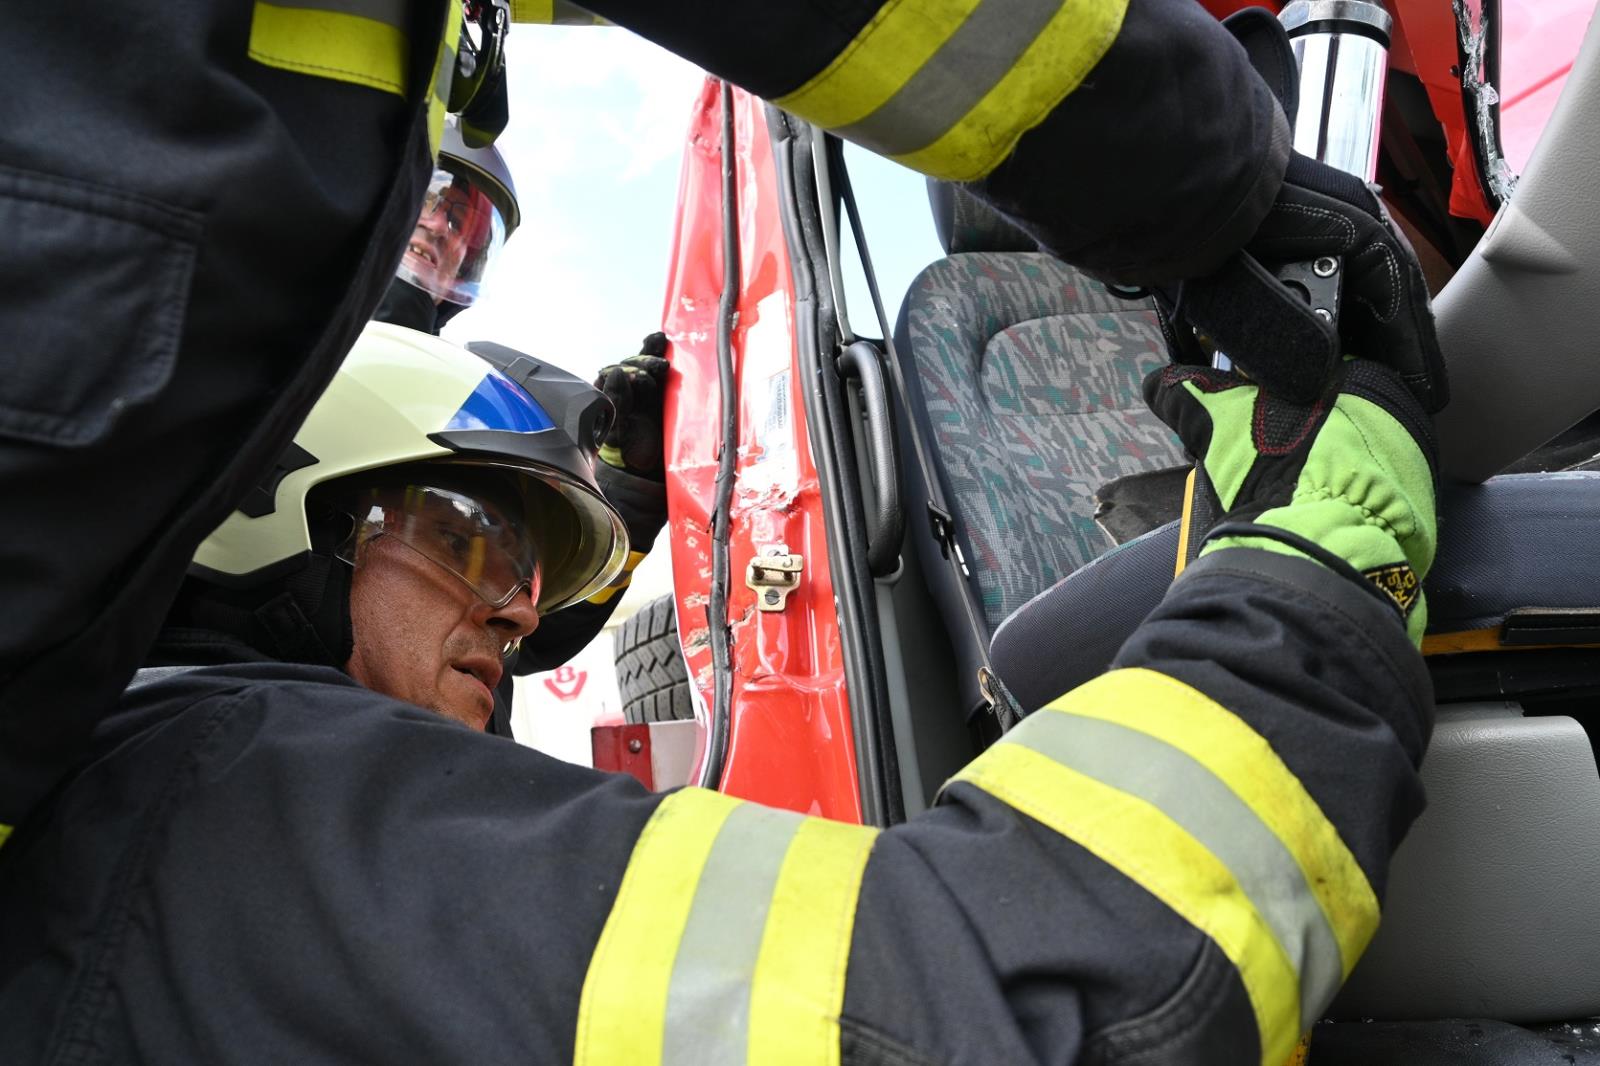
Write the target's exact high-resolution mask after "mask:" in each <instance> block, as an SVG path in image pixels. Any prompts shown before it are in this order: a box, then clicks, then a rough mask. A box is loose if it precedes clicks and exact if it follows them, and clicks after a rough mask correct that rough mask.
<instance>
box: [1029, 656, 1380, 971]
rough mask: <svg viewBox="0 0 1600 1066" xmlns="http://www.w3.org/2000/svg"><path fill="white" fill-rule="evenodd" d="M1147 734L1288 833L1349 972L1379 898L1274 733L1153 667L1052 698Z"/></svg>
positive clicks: (1064, 707)
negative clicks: (1271, 738)
mask: <svg viewBox="0 0 1600 1066" xmlns="http://www.w3.org/2000/svg"><path fill="white" fill-rule="evenodd" d="M1050 709H1052V710H1061V711H1066V712H1068V713H1071V714H1076V715H1082V716H1084V717H1087V718H1100V719H1104V720H1105V721H1109V722H1115V723H1117V724H1119V725H1123V726H1126V727H1127V728H1129V729H1136V730H1138V731H1139V732H1141V733H1145V734H1148V735H1149V736H1152V737H1155V738H1157V739H1159V740H1162V741H1165V742H1166V743H1168V744H1170V745H1172V746H1173V747H1175V748H1177V749H1178V750H1179V751H1182V752H1184V753H1185V754H1186V755H1188V756H1189V757H1190V758H1192V759H1194V760H1195V761H1196V762H1198V763H1200V764H1201V765H1202V766H1204V767H1205V768H1206V769H1207V770H1210V771H1211V772H1212V773H1213V774H1215V775H1216V776H1217V778H1218V779H1220V780H1221V781H1222V782H1223V783H1224V784H1226V785H1227V786H1228V788H1229V789H1230V790H1232V791H1233V793H1234V794H1235V795H1237V796H1238V797H1239V798H1240V799H1241V800H1243V801H1244V802H1245V804H1246V805H1247V806H1248V807H1249V808H1250V809H1251V811H1252V812H1254V814H1255V815H1256V817H1257V818H1259V819H1260V820H1261V822H1262V823H1263V824H1264V825H1266V826H1267V828H1268V829H1270V830H1272V833H1273V835H1274V836H1276V837H1277V838H1278V839H1279V840H1281V841H1282V842H1283V844H1284V846H1285V847H1286V848H1288V850H1289V854H1291V855H1293V856H1294V858H1295V861H1296V862H1297V863H1298V864H1299V866H1300V870H1301V872H1302V873H1303V874H1304V875H1305V880H1306V884H1307V885H1309V886H1310V889H1311V893H1312V895H1313V896H1314V897H1315V899H1316V901H1317V905H1318V906H1319V907H1321V908H1322V913H1323V914H1324V915H1326V916H1327V919H1328V924H1329V926H1330V927H1331V928H1332V929H1333V934H1334V938H1335V939H1336V940H1337V941H1338V944H1339V955H1340V960H1341V963H1342V968H1343V976H1344V977H1349V976H1350V970H1351V968H1352V967H1353V966H1355V964H1356V961H1357V960H1358V959H1360V957H1361V953H1362V952H1363V951H1365V950H1366V947H1367V942H1368V941H1370V940H1371V939H1372V934H1373V932H1374V931H1376V929H1377V924H1378V910H1379V908H1378V897H1377V893H1375V892H1374V891H1373V890H1372V885H1371V884H1370V883H1369V882H1368V881H1367V876H1366V873H1365V872H1364V871H1363V870H1362V869H1361V864H1360V863H1358V862H1357V861H1356V858H1355V856H1354V855H1352V854H1351V853H1350V849H1349V848H1348V847H1346V846H1345V842H1344V840H1343V839H1341V838H1340V836H1339V831H1338V830H1337V829H1335V828H1334V826H1333V824H1332V823H1331V822H1329V821H1328V819H1327V816H1326V815H1324V814H1323V813H1322V809H1321V808H1320V807H1318V806H1317V801H1316V800H1314V799H1313V798H1312V797H1311V794H1310V793H1309V792H1307V791H1306V788H1305V785H1303V784H1301V783H1300V779H1299V778H1297V777H1295V775H1294V774H1293V773H1292V772H1291V771H1290V770H1289V768H1288V767H1287V766H1285V765H1284V764H1283V760H1282V759H1280V758H1279V757H1278V753H1277V752H1275V751H1273V750H1272V745H1271V744H1269V743H1267V741H1266V739H1265V738H1264V737H1262V736H1261V734H1259V733H1257V732H1256V731H1255V730H1254V729H1252V728H1250V726H1249V725H1247V724H1246V723H1245V722H1244V720H1243V719H1241V718H1239V717H1238V716H1237V715H1235V714H1234V713H1233V712H1231V711H1229V710H1228V709H1227V708H1225V707H1223V706H1222V705H1221V704H1219V703H1217V702H1216V701H1214V700H1212V699H1210V698H1208V697H1207V696H1205V695H1204V694H1203V693H1200V692H1197V691H1196V690H1194V689H1193V688H1190V687H1189V686H1188V685H1185V684H1184V683H1183V682H1181V681H1178V680H1175V679H1174V678H1170V677H1168V676H1166V675H1165V674H1161V673H1157V672H1156V671H1154V670H1144V669H1128V670H1113V671H1111V672H1110V673H1107V674H1103V675H1101V676H1100V677H1098V678H1096V679H1095V680H1094V681H1091V682H1089V683H1088V684H1086V685H1083V686H1081V687H1079V688H1077V689H1075V690H1074V691H1073V692H1072V693H1070V694H1069V695H1067V696H1065V697H1063V698H1062V699H1061V700H1058V701H1056V702H1055V703H1053V704H1051V705H1050Z"/></svg>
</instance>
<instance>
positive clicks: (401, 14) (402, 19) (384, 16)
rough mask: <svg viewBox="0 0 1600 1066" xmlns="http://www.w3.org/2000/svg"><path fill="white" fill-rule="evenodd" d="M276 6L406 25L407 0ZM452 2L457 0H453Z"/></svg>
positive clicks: (311, 0) (284, 1) (295, 1)
mask: <svg viewBox="0 0 1600 1066" xmlns="http://www.w3.org/2000/svg"><path fill="white" fill-rule="evenodd" d="M270 2H272V3H273V5H274V6H275V7H292V8H301V9H304V10H308V11H329V12H332V13H333V14H335V15H357V16H359V17H361V18H364V19H371V20H372V21H374V22H381V23H383V24H384V25H386V26H393V27H394V28H395V29H397V30H403V29H405V26H406V7H407V5H406V0H270ZM451 2H452V3H455V2H457V0H451Z"/></svg>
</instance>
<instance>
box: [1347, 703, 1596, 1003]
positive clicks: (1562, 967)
mask: <svg viewBox="0 0 1600 1066" xmlns="http://www.w3.org/2000/svg"><path fill="white" fill-rule="evenodd" d="M1422 779H1423V782H1424V784H1425V785H1426V786H1427V790H1428V804H1429V805H1428V809H1427V810H1426V811H1424V812H1423V814H1422V817H1421V818H1419V819H1418V820H1417V822H1416V824H1415V825H1414V826H1412V829H1411V833H1410V835H1409V836H1407V837H1406V840H1405V842H1404V843H1403V844H1402V845H1401V846H1400V849H1399V851H1398V852H1397V853H1396V855H1395V859H1394V865H1393V867H1392V868H1391V871H1390V876H1389V888H1388V898H1387V899H1386V900H1385V901H1384V908H1383V924H1382V926H1381V927H1380V928H1379V930H1378V934H1377V936H1376V937H1375V938H1374V939H1373V942H1372V945H1371V947H1369V948H1368V949H1367V953H1366V955H1365V956H1364V957H1363V958H1362V960H1361V962H1360V963H1359V964H1358V965H1357V966H1356V969H1355V972H1354V973H1353V974H1351V976H1350V980H1349V983H1348V984H1346V986H1345V988H1344V991H1343V992H1342V993H1340V995H1339V998H1338V999H1337V1000H1335V1002H1334V1005H1333V1009H1332V1010H1331V1011H1330V1014H1331V1016H1332V1017H1335V1018H1376V1019H1379V1020H1384V1019H1396V1020H1398V1019H1408V1018H1499V1019H1502V1020H1505V1021H1512V1022H1539V1021H1554V1020H1559V1019H1563V1018H1582V1017H1589V1016H1593V1015H1597V1014H1600V962H1597V960H1600V921H1597V920H1596V908H1595V895H1596V886H1597V885H1600V774H1597V773H1596V770H1595V759H1594V751H1593V750H1592V748H1591V747H1590V745H1589V738H1588V737H1587V735H1586V734H1585V733H1584V731H1583V728H1582V727H1581V726H1580V725H1579V724H1578V723H1577V722H1575V721H1574V720H1572V719H1571V718H1565V717H1549V718H1525V717H1523V716H1522V713H1521V710H1520V708H1518V707H1516V706H1515V705H1512V704H1477V705H1466V706H1460V707H1441V708H1440V709H1439V720H1438V724H1437V725H1436V726H1435V728H1434V734H1433V742H1432V744H1431V745H1430V747H1429V748H1428V754H1427V756H1426V758H1425V759H1424V761H1423V766H1422Z"/></svg>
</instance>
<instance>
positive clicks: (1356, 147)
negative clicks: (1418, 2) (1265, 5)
mask: <svg viewBox="0 0 1600 1066" xmlns="http://www.w3.org/2000/svg"><path fill="white" fill-rule="evenodd" d="M1278 18H1279V20H1280V21H1282V23H1283V25H1284V28H1285V29H1286V30H1288V32H1289V42H1290V44H1291V45H1293V47H1294V56H1295V59H1296V60H1297V61H1298V62H1299V64H1300V109H1299V111H1298V113H1297V114H1296V115H1295V116H1294V147H1295V150H1296V151H1298V152H1300V153H1301V154H1303V155H1308V156H1311V157H1312V158H1314V159H1318V160H1321V161H1322V162H1324V163H1327V164H1328V165H1329V166H1333V167H1338V168H1339V169H1340V170H1343V171H1345V172H1347V173H1350V174H1354V175H1356V176H1357V177H1359V178H1361V179H1363V180H1364V181H1371V180H1372V179H1373V177H1374V176H1375V174H1376V173H1377V167H1378V126H1379V120H1380V118H1381V116H1382V114H1383V80H1384V75H1385V74H1386V73H1387V71H1388V69H1389V31H1390V28H1391V27H1392V26H1393V20H1392V19H1391V18H1390V17H1389V13H1388V12H1387V11H1385V10H1384V9H1383V8H1382V7H1381V6H1379V5H1378V4H1375V3H1369V2H1368V0H1293V2H1292V3H1290V4H1288V5H1287V6H1286V7H1284V9H1283V11H1282V13H1281V14H1279V16H1278Z"/></svg>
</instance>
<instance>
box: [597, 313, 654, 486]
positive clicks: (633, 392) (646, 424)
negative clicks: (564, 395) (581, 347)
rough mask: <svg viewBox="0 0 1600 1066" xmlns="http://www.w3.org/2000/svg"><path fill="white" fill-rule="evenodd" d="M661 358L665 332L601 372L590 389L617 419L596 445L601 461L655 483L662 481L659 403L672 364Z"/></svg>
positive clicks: (651, 336) (647, 338) (648, 340)
mask: <svg viewBox="0 0 1600 1066" xmlns="http://www.w3.org/2000/svg"><path fill="white" fill-rule="evenodd" d="M666 354H667V336H666V334H664V333H652V334H650V335H649V336H648V337H646V338H645V339H644V343H643V344H642V345H640V349H639V354H638V355H630V356H629V357H628V358H626V359H624V360H623V361H622V362H620V363H613V364H612V365H611V366H608V367H606V368H604V369H603V370H601V371H600V375H599V376H598V377H596V378H595V380H594V387H595V388H597V389H599V390H600V391H601V392H603V393H605V394H606V399H608V400H610V401H611V406H612V407H614V408H616V418H615V419H613V420H612V423H611V428H610V429H608V430H607V431H606V435H605V439H604V440H602V441H601V442H600V459H601V461H603V462H604V463H605V464H606V465H607V466H614V467H616V468H617V469H618V470H626V471H628V472H629V473H630V474H638V475H639V476H640V477H647V478H651V479H653V480H656V481H661V480H663V479H664V478H665V477H666V468H665V467H664V466H663V464H662V441H661V433H662V417H661V412H662V408H661V405H662V401H663V399H664V398H665V389H666V384H667V370H668V369H669V368H670V367H671V365H672V364H670V363H668V362H667V360H666V359H665V358H664V357H665V356H666Z"/></svg>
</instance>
